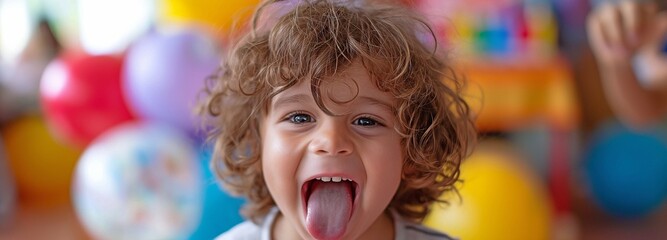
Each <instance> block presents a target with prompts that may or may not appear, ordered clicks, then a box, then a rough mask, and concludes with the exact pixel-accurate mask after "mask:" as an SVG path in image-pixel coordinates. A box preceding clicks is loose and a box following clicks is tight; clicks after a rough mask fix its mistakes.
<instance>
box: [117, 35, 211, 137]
mask: <svg viewBox="0 0 667 240" xmlns="http://www.w3.org/2000/svg"><path fill="white" fill-rule="evenodd" d="M220 56H221V54H220V51H219V49H218V48H217V47H216V45H215V42H214V40H213V38H212V37H210V36H209V35H206V34H205V33H203V32H198V31H196V30H194V29H179V30H172V31H167V32H152V33H150V34H148V35H146V36H144V37H143V38H141V39H139V40H138V41H137V42H136V43H135V44H133V46H132V47H131V48H130V50H129V52H128V55H127V59H126V63H125V69H124V73H123V74H124V81H125V84H124V88H125V94H126V98H127V101H128V105H129V106H130V109H132V111H133V112H134V113H135V114H136V115H137V116H139V117H140V118H142V119H146V120H151V121H158V122H162V123H164V124H168V125H170V126H172V127H176V128H179V129H181V130H183V131H186V132H189V133H191V134H192V133H194V132H195V130H196V129H197V126H198V125H199V122H198V121H199V117H197V116H196V114H195V111H194V107H195V106H196V103H197V96H198V95H199V94H200V92H201V91H202V89H203V87H204V84H205V80H206V78H208V77H210V76H211V75H212V74H213V73H214V72H215V70H216V69H217V68H218V66H219V63H220V60H221V58H220Z"/></svg>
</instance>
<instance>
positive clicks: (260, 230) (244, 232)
mask: <svg viewBox="0 0 667 240" xmlns="http://www.w3.org/2000/svg"><path fill="white" fill-rule="evenodd" d="M390 212H391V215H392V219H394V229H395V231H396V232H395V238H394V239H395V240H453V239H454V238H451V237H449V236H448V235H446V234H444V233H441V232H439V231H436V230H433V229H430V228H428V227H425V226H423V225H419V224H415V223H411V222H408V221H405V220H403V218H401V216H400V215H398V213H396V212H394V211H390ZM278 213H279V211H278V208H276V207H274V208H272V209H271V211H270V212H269V214H267V215H266V217H265V218H264V221H262V224H261V225H256V224H255V223H253V222H251V221H245V222H242V223H240V224H238V225H236V226H234V227H233V228H232V229H230V230H229V231H227V232H225V233H223V234H221V235H220V236H218V237H217V238H215V240H271V226H273V223H274V222H275V220H276V216H278Z"/></svg>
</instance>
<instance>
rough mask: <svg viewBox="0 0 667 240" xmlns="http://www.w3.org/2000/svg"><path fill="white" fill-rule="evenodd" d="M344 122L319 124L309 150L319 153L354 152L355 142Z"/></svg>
mask: <svg viewBox="0 0 667 240" xmlns="http://www.w3.org/2000/svg"><path fill="white" fill-rule="evenodd" d="M340 125H342V124H338V123H327V124H324V125H322V126H319V129H318V131H317V132H315V134H314V137H313V140H312V141H311V143H310V145H309V146H308V148H309V150H310V151H311V152H313V153H315V154H317V155H330V156H335V155H347V154H350V153H352V151H353V144H352V141H351V140H350V138H349V134H348V129H346V128H345V127H344V126H340Z"/></svg>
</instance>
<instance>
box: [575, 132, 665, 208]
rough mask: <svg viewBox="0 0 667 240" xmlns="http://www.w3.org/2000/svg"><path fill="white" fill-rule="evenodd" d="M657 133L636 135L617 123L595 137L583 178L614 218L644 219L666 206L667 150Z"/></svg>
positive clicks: (586, 157)
mask: <svg viewBox="0 0 667 240" xmlns="http://www.w3.org/2000/svg"><path fill="white" fill-rule="evenodd" d="M656 132H657V131H646V132H634V131H631V130H629V129H627V128H625V127H623V126H622V125H621V124H619V123H616V122H614V123H611V124H607V125H605V126H603V127H602V128H601V129H598V131H597V132H596V133H595V134H594V135H593V138H592V142H591V144H590V148H588V151H587V152H586V155H585V161H584V166H583V168H584V174H585V177H586V180H587V181H588V184H589V187H590V190H591V193H592V195H593V198H594V200H595V201H596V202H597V203H598V204H599V206H600V207H602V209H603V210H605V211H606V212H608V213H610V214H611V215H614V216H616V217H620V218H636V217H642V216H645V215H646V214H648V213H650V212H651V211H653V210H655V209H656V208H658V207H659V206H660V205H661V204H662V203H663V201H664V199H665V195H666V194H667V146H666V145H665V142H663V141H662V139H661V138H660V137H659V136H658V135H657V134H656Z"/></svg>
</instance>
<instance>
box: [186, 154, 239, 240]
mask: <svg viewBox="0 0 667 240" xmlns="http://www.w3.org/2000/svg"><path fill="white" fill-rule="evenodd" d="M210 161H211V151H210V150H209V149H203V150H202V151H200V153H199V162H200V165H201V171H202V173H203V174H202V177H203V179H202V187H203V194H204V195H203V200H204V204H203V208H202V214H201V218H200V221H199V225H198V226H197V228H196V229H195V231H194V232H193V233H192V235H190V238H189V239H191V240H199V239H201V240H204V239H213V238H215V237H216V236H218V235H220V234H221V233H223V232H225V231H227V230H229V229H230V228H232V227H233V226H234V225H236V224H238V223H240V222H242V221H243V218H242V217H241V215H240V213H239V210H240V209H241V206H242V205H243V204H244V203H245V201H244V200H243V199H240V198H235V197H232V196H230V195H229V194H227V193H226V192H225V191H224V189H222V188H221V186H220V185H218V184H217V180H216V178H215V175H214V174H213V172H212V171H211V168H210V167H209V163H210Z"/></svg>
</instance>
